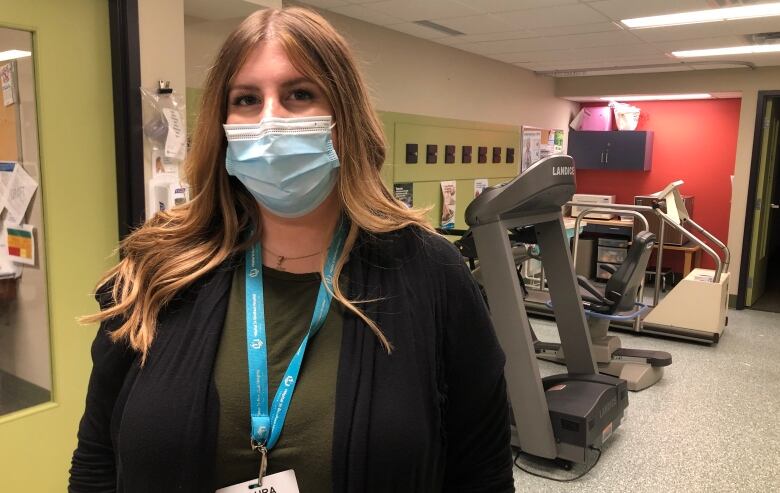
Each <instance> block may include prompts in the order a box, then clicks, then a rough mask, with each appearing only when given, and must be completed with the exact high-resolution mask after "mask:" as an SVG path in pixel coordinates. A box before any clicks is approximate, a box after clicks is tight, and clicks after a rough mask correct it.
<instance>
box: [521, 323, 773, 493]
mask: <svg viewBox="0 0 780 493" xmlns="http://www.w3.org/2000/svg"><path fill="white" fill-rule="evenodd" d="M531 324H532V325H533V328H534V330H535V331H536V334H537V336H538V337H539V338H540V339H542V340H545V341H557V340H558V332H557V328H556V327H555V325H554V322H552V321H548V320H540V319H532V320H531ZM614 333H615V334H617V335H619V336H620V338H621V340H622V341H623V346H624V347H634V348H641V349H657V350H662V351H668V352H670V353H671V354H672V357H673V363H672V365H671V366H669V367H667V368H666V370H665V374H664V377H663V379H662V380H661V381H660V382H658V383H657V384H656V385H655V386H653V387H650V388H649V389H646V390H643V391H641V392H631V393H630V394H629V407H628V409H627V413H626V420H625V421H624V423H623V425H622V426H621V427H620V428H618V430H617V431H616V432H615V434H614V435H613V436H612V438H611V439H610V441H609V442H608V443H607V444H606V445H605V447H604V453H603V456H602V457H601V460H600V461H599V463H598V464H597V465H596V467H595V468H594V469H593V470H592V471H591V472H590V473H588V474H587V475H586V476H585V477H583V478H582V479H580V480H578V481H576V482H574V483H556V482H553V481H550V480H545V479H540V478H536V477H533V476H530V475H529V474H526V473H524V472H522V471H519V470H517V469H515V474H514V476H515V487H516V489H517V491H518V492H534V493H538V492H559V491H588V492H626V491H631V492H645V491H647V492H667V491H669V492H672V491H673V492H677V491H684V492H686V493H690V492H743V491H751V492H752V491H755V492H770V491H778V492H780V314H777V313H769V312H760V311H753V310H740V311H735V310H731V311H729V326H728V327H727V328H726V331H725V332H724V334H723V336H722V338H721V340H720V342H719V343H718V344H717V345H713V346H707V345H700V344H696V343H690V342H683V341H677V340H673V339H660V338H654V337H649V336H634V335H631V334H628V333H624V332H614ZM539 367H540V371H541V373H542V375H543V376H546V375H551V374H555V373H561V372H563V371H565V367H563V366H561V365H556V364H553V363H548V362H545V361H540V362H539ZM536 470H539V468H538V467H537V468H536ZM582 470H583V467H582V466H577V467H575V468H574V469H573V470H572V471H562V470H554V469H548V470H546V474H548V475H553V476H556V477H560V478H565V477H571V476H573V475H576V473H578V472H581V471H582Z"/></svg>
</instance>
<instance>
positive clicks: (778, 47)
mask: <svg viewBox="0 0 780 493" xmlns="http://www.w3.org/2000/svg"><path fill="white" fill-rule="evenodd" d="M761 53H780V44H769V45H747V46H731V47H728V48H708V49H704V50H684V51H673V52H672V55H674V56H676V57H677V58H691V57H699V56H723V55H749V54H761Z"/></svg>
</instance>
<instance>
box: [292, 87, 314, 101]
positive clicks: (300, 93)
mask: <svg viewBox="0 0 780 493" xmlns="http://www.w3.org/2000/svg"><path fill="white" fill-rule="evenodd" d="M290 98H291V99H294V100H296V101H306V100H309V99H313V98H314V96H313V95H312V93H311V92H309V91H307V90H305V89H296V90H295V91H293V92H292V94H290Z"/></svg>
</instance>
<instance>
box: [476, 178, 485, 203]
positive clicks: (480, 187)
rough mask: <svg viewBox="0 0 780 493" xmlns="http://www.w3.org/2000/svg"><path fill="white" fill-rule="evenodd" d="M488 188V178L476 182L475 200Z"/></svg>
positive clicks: (478, 179)
mask: <svg viewBox="0 0 780 493" xmlns="http://www.w3.org/2000/svg"><path fill="white" fill-rule="evenodd" d="M487 187H488V180H487V178H477V179H476V180H474V198H475V199H476V198H477V197H479V195H480V194H481V193H482V191H483V190H485V189H486V188H487Z"/></svg>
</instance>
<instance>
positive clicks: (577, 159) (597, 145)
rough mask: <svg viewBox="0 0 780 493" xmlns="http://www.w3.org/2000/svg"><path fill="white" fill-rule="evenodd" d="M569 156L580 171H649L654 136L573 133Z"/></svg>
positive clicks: (642, 132) (639, 132)
mask: <svg viewBox="0 0 780 493" xmlns="http://www.w3.org/2000/svg"><path fill="white" fill-rule="evenodd" d="M568 149H569V150H568V152H569V155H571V156H572V157H573V158H574V166H575V167H576V168H577V169H604V170H623V171H649V170H650V166H651V164H652V160H653V132H652V131H647V130H620V131H611V132H598V131H579V132H578V131H574V130H572V131H571V132H569V148H568Z"/></svg>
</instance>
